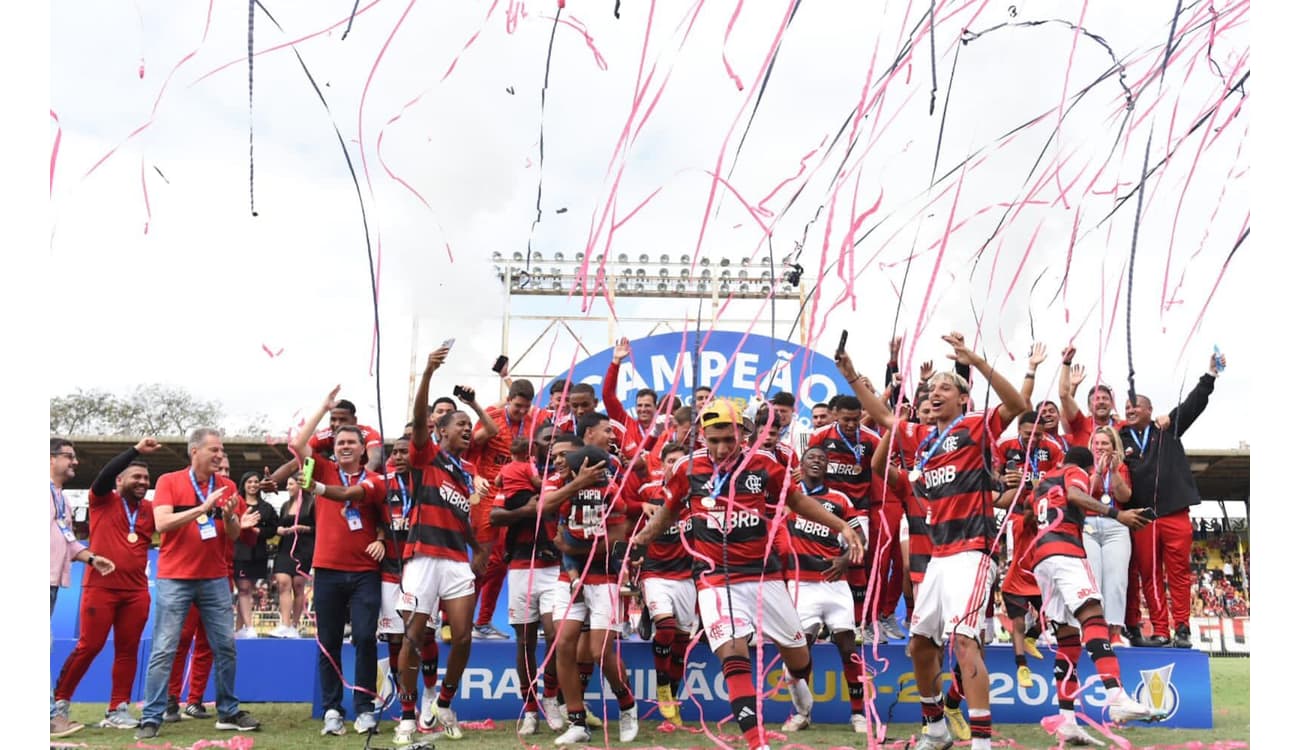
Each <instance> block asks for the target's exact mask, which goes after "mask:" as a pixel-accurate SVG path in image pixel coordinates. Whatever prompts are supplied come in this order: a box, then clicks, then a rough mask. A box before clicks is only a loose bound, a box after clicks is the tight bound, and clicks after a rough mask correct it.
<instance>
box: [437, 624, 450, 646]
mask: <svg viewBox="0 0 1300 750" xmlns="http://www.w3.org/2000/svg"><path fill="white" fill-rule="evenodd" d="M438 637H439V638H441V639H442V642H443V643H451V626H450V625H443V626H442V627H441V628H439V629H438Z"/></svg>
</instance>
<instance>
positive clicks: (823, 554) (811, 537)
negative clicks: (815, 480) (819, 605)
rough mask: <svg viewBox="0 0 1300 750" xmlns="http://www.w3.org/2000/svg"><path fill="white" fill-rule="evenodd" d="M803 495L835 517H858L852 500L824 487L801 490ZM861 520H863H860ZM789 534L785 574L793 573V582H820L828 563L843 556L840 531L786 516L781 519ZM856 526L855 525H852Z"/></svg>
mask: <svg viewBox="0 0 1300 750" xmlns="http://www.w3.org/2000/svg"><path fill="white" fill-rule="evenodd" d="M804 494H805V495H807V496H808V497H811V498H812V499H814V500H816V501H817V502H819V503H821V504H822V507H823V508H825V509H826V510H828V511H830V513H831V514H833V515H834V516H835V517H837V518H842V519H844V520H845V521H851V520H852V519H858V518H862V515H863V513H862V511H860V510H858V509H857V508H855V507H853V501H851V500H849V498H848V496H847V495H845V494H844V493H843V492H840V491H838V490H833V489H830V488H829V487H827V486H826V485H824V484H823V485H821V486H820V487H814V488H812V489H811V490H807V489H805V490H804ZM863 520H865V519H863ZM785 524H786V530H787V531H788V532H789V545H790V556H791V558H792V559H791V565H788V566H787V567H786V571H787V572H789V573H793V574H794V580H796V581H824V580H826V579H825V577H824V575H823V574H824V573H825V572H826V570H828V569H829V568H830V567H831V561H832V560H834V559H835V558H837V557H839V556H840V555H841V554H843V551H844V550H843V548H842V546H841V545H842V543H841V540H840V532H839V531H838V530H836V529H832V528H830V527H829V526H826V525H824V524H820V523H818V522H816V521H811V520H809V519H807V518H804V517H803V516H800V515H796V514H794V513H790V514H788V515H787V516H786V518H785ZM857 525H858V523H857V522H855V523H854V526H857Z"/></svg>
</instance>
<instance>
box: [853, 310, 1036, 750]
mask: <svg viewBox="0 0 1300 750" xmlns="http://www.w3.org/2000/svg"><path fill="white" fill-rule="evenodd" d="M943 340H944V341H945V342H947V343H948V344H949V345H950V346H952V348H953V353H952V354H950V355H948V356H949V358H950V359H953V360H955V361H956V362H957V363H959V364H965V365H969V366H971V367H973V368H974V369H976V370H978V371H979V372H980V374H981V375H982V376H984V378H985V379H987V380H988V381H989V384H990V385H991V386H992V388H993V390H994V392H996V393H997V395H998V397H999V398H1000V399H1002V404H1001V405H1000V406H998V407H997V408H996V409H992V410H990V411H989V412H987V413H978V412H976V413H967V408H968V406H969V404H970V385H969V384H968V383H967V381H966V379H965V378H962V377H961V376H959V375H956V374H955V373H949V372H940V373H937V374H936V375H934V376H933V377H932V378H931V380H930V386H931V387H930V394H929V399H930V406H931V408H932V409H933V411H934V417H935V424H934V425H933V426H921V425H917V424H913V423H911V422H905V421H902V420H899V419H897V418H896V417H895V416H894V415H893V413H891V412H890V410H889V408H888V407H887V406H886V405H885V404H884V403H883V402H881V400H880V399H879V398H877V397H876V396H875V395H874V394H873V393H872V392H871V389H870V388H869V387H867V385H866V383H865V376H859V375H858V374H857V372H856V370H854V368H853V363H852V361H850V360H849V358H848V356H847V355H845V354H840V355H838V356H837V364H838V365H839V367H840V371H841V372H842V373H843V374H844V376H845V378H846V379H848V381H849V383H851V384H852V385H853V389H854V392H855V393H856V394H857V395H858V398H859V399H860V400H861V401H862V404H863V406H864V407H865V408H866V411H867V413H868V414H869V415H870V416H871V418H872V420H874V421H875V422H876V424H878V425H880V426H881V428H882V429H894V428H895V427H897V428H898V436H897V444H898V449H899V450H900V451H902V453H903V454H904V455H911V456H915V463H914V464H913V467H912V469H911V471H910V472H909V473H908V477H909V479H910V480H911V482H912V487H913V491H914V492H915V493H916V494H917V495H918V496H920V497H921V498H922V499H923V500H925V501H926V502H927V503H928V505H927V508H928V509H929V510H931V511H932V514H931V516H932V517H931V523H930V532H931V539H932V541H933V543H934V549H933V554H932V556H931V558H930V564H929V569H928V571H927V574H926V576H925V579H924V580H923V581H922V582H921V587H920V589H919V590H918V591H917V593H916V605H915V611H914V613H913V615H912V628H911V641H910V648H911V655H912V663H913V665H914V667H915V670H916V684H917V690H918V692H919V693H920V694H921V713H922V721H923V722H924V724H925V736H924V737H923V738H922V739H921V744H920V745H918V750H932V749H933V748H944V747H948V746H950V744H951V742H952V738H951V737H950V735H949V732H948V728H947V725H946V723H945V722H944V721H943V718H944V714H943V705H942V703H941V701H940V697H939V668H940V664H941V660H942V656H943V652H942V644H943V641H944V640H946V639H947V638H948V637H949V636H950V635H954V634H955V640H956V651H957V662H958V664H959V665H960V667H961V671H962V675H963V677H964V689H965V692H966V698H967V702H968V704H969V705H970V725H971V742H972V748H974V750H989V748H990V747H991V745H990V742H991V739H990V738H991V736H992V733H993V722H992V718H991V714H990V712H989V673H988V670H987V669H986V668H985V666H984V655H983V651H982V647H981V644H980V641H979V635H980V630H981V626H982V622H981V618H982V616H983V612H984V608H985V606H986V604H987V603H988V600H989V593H990V589H991V586H992V583H993V580H992V579H993V575H994V571H993V570H992V558H991V557H990V556H989V555H990V554H991V552H992V550H993V546H994V543H995V541H996V539H995V537H996V534H997V524H996V522H995V521H994V518H993V497H992V494H993V489H994V487H993V479H992V478H991V477H990V476H989V473H988V468H989V467H987V466H986V461H985V455H986V454H988V453H991V452H992V450H993V447H994V445H995V443H996V441H997V438H998V435H1000V434H1001V433H1002V431H1003V430H1004V429H1006V425H1007V424H1008V423H1009V422H1010V421H1011V420H1012V419H1013V418H1014V417H1015V416H1016V415H1018V414H1020V413H1021V412H1023V411H1025V410H1026V409H1027V408H1028V403H1027V402H1026V401H1025V398H1024V396H1022V395H1021V394H1020V391H1019V389H1017V388H1016V387H1015V386H1014V385H1012V384H1011V383H1010V381H1008V380H1007V379H1006V378H1005V377H1003V376H1002V375H1001V374H999V373H998V372H996V371H995V370H994V369H993V367H992V365H990V364H989V363H988V362H987V361H986V360H985V359H984V358H983V357H980V356H979V355H978V354H976V353H974V352H973V351H971V350H970V349H969V348H968V347H967V346H966V343H965V338H964V337H963V336H962V335H961V334H960V333H957V332H953V333H951V334H949V335H947V336H944V337H943Z"/></svg>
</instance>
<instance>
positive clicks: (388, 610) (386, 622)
mask: <svg viewBox="0 0 1300 750" xmlns="http://www.w3.org/2000/svg"><path fill="white" fill-rule="evenodd" d="M401 595H402V587H401V586H399V585H397V584H396V583H392V582H391V581H383V582H381V583H380V584H379V631H378V632H379V635H401V634H402V633H405V632H406V623H404V622H402V616H401V615H399V614H397V598H398V597H399V596H401Z"/></svg>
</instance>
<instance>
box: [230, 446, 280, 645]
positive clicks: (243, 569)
mask: <svg viewBox="0 0 1300 750" xmlns="http://www.w3.org/2000/svg"><path fill="white" fill-rule="evenodd" d="M261 484H262V483H261V478H260V477H258V476H257V472H255V471H249V472H246V473H245V474H244V476H242V477H240V479H239V494H240V495H243V497H244V502H245V503H246V504H247V506H248V509H249V510H255V511H257V512H258V514H259V516H260V518H261V520H259V521H258V522H257V526H256V529H257V541H256V542H255V543H254V544H252V545H249V544H245V543H244V542H243V541H241V540H236V541H235V587H236V588H237V589H238V590H239V598H238V600H237V601H236V605H235V606H236V611H235V617H236V623H237V624H238V625H239V626H240V627H239V629H238V630H236V631H235V637H236V638H256V637H257V629H256V628H254V627H253V585H254V584H255V583H257V581H259V580H261V579H263V578H266V567H267V558H268V553H267V546H266V543H267V542H268V541H269V540H270V539H271V537H273V536H275V527H276V522H277V521H278V520H279V515H278V514H277V513H276V512H275V508H274V507H272V505H271V504H270V503H268V502H267V501H266V500H265V499H264V498H263V497H262V491H261Z"/></svg>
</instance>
